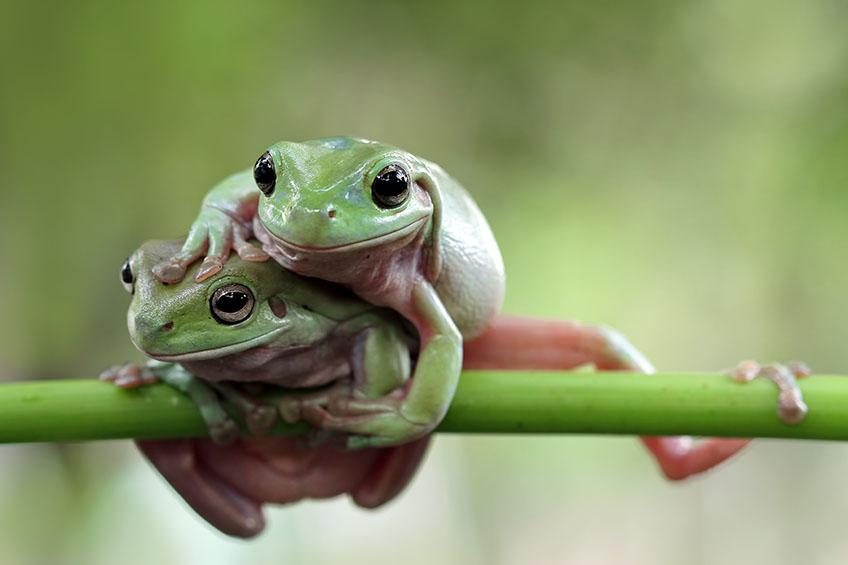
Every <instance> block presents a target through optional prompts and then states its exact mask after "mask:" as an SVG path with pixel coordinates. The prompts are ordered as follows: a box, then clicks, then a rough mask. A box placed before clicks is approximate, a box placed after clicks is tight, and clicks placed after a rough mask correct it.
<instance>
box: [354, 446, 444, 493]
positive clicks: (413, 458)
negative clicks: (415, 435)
mask: <svg viewBox="0 0 848 565" xmlns="http://www.w3.org/2000/svg"><path fill="white" fill-rule="evenodd" d="M431 437H432V436H429V435H428V436H424V437H422V438H420V439H416V440H414V441H412V442H410V443H405V444H403V445H399V446H397V447H389V448H382V449H381V451H382V452H383V453H382V454H381V457H380V459H378V461H377V462H376V463H375V464H374V467H373V469H372V471H371V472H370V473H369V475H368V476H367V477H366V479H365V480H364V481H363V482H362V483H361V484H360V485H359V486H358V487H357V488H356V489H355V490H354V491H353V492H352V493H351V496H352V497H353V501H354V502H356V504H357V505H359V506H362V507H364V508H377V507H378V506H381V505H383V504H385V503H386V502H388V501H390V500H392V499H393V498H394V497H396V496H397V495H398V494H400V492H401V491H402V490H403V489H405V488H406V486H407V485H408V484H409V482H410V481H411V480H412V478H413V477H414V476H415V472H416V471H417V470H418V465H419V464H420V463H421V460H422V459H423V458H424V455H425V454H426V453H427V447H428V446H429V444H430V438H431Z"/></svg>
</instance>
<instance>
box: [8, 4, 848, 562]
mask: <svg viewBox="0 0 848 565" xmlns="http://www.w3.org/2000/svg"><path fill="white" fill-rule="evenodd" d="M846 18H848V6H846V5H845V4H844V3H841V2H836V1H834V2H815V1H814V2H804V3H801V2H797V3H785V4H775V3H772V2H765V1H762V0H757V1H751V2H744V3H739V2H732V1H730V0H713V1H708V2H696V1H688V2H676V3H668V2H656V1H643V2H638V3H624V2H622V3H616V2H595V3H583V2H552V3H549V4H544V3H530V2H509V3H503V4H499V5H496V4H492V3H488V2H464V3H454V2H447V1H430V2H419V3H395V2H388V1H387V2H356V3H355V2H338V3H330V2H326V3H324V2H311V3H310V2H262V3H256V4H251V5H241V6H237V5H236V3H233V2H197V1H193V2H180V3H171V2H134V3H128V4H126V5H124V4H123V3H112V2H90V1H82V2H74V3H60V2H12V3H9V2H8V1H5V0H4V1H2V2H0V61H2V65H0V72H2V74H0V196H2V198H0V313H2V323H0V375H2V377H3V378H6V379H15V378H39V377H48V376H49V377H59V376H62V377H88V376H92V375H94V374H95V373H96V372H97V371H99V370H100V369H102V368H103V367H105V366H107V365H109V364H111V363H113V362H116V361H123V360H127V359H134V360H140V356H139V354H137V353H135V352H134V351H133V349H132V347H131V345H130V343H129V340H128V338H127V334H126V329H125V323H124V312H125V309H126V306H127V303H128V297H127V296H126V294H125V293H124V291H123V290H122V288H121V285H120V284H119V282H118V268H119V266H120V264H121V262H122V261H123V259H124V257H126V256H127V255H128V254H129V253H130V252H131V251H132V250H133V249H134V248H135V247H136V246H137V245H138V244H139V243H140V242H141V241H143V240H145V239H149V238H155V237H158V238H161V237H173V236H178V235H180V234H181V233H183V232H184V231H185V230H186V229H187V228H188V225H189V223H190V221H191V220H192V219H193V217H194V214H195V213H196V210H197V208H198V206H199V202H200V199H201V197H202V196H203V194H204V193H205V191H206V190H207V189H208V188H209V187H211V186H212V184H213V183H215V182H216V181H217V180H219V179H221V178H222V177H223V176H225V175H227V174H229V173H231V172H233V171H236V170H238V169H241V168H244V167H247V166H249V165H250V164H252V162H253V161H254V160H255V158H256V156H257V155H259V153H260V152H261V151H262V150H263V148H264V147H265V146H266V145H268V144H270V143H271V142H274V141H277V140H280V139H294V140H298V139H306V138H312V137H318V136H324V135H333V134H351V135H358V136H363V137H370V138H376V139H380V140H383V141H386V142H391V143H394V144H396V145H399V146H401V147H404V148H406V149H408V150H410V151H412V152H415V153H417V154H420V155H422V156H425V157H427V158H430V159H432V160H434V161H436V162H438V163H440V164H441V165H443V166H444V167H445V168H446V169H447V170H448V171H450V172H451V173H452V174H453V175H454V176H456V177H457V178H458V179H460V180H461V181H463V182H464V184H465V185H466V186H467V187H468V188H469V189H470V190H471V192H472V193H473V194H474V196H475V197H476V198H477V199H478V202H479V203H480V205H481V207H482V208H483V210H484V212H485V213H486V215H487V216H488V218H489V220H490V222H491V224H492V227H493V228H494V231H495V233H496V235H497V237H498V239H499V241H500V244H501V246H502V249H503V252H504V256H505V260H506V265H507V273H508V279H509V282H508V292H507V301H506V306H505V309H506V310H507V311H508V312H514V313H526V314H534V315H541V316H549V317H575V318H579V319H582V320H584V321H591V322H603V323H606V324H609V325H612V326H614V327H617V328H618V329H620V330H622V331H623V332H624V333H626V334H627V335H629V336H630V337H631V339H632V340H633V341H634V343H635V344H636V345H637V346H638V347H640V348H641V349H642V350H643V351H644V352H645V353H646V354H647V355H648V356H649V357H650V358H651V359H652V360H653V361H654V362H655V364H656V365H657V367H658V368H659V369H666V370H678V369H682V370H717V369H721V368H724V367H727V366H730V365H732V364H734V363H735V362H737V361H738V360H740V359H743V358H757V359H762V360H771V359H789V358H802V359H805V360H806V361H808V362H809V363H810V364H811V365H812V366H813V367H814V368H815V369H817V370H818V371H821V372H841V373H848V360H846V359H845V357H844V347H845V345H844V344H845V343H846V342H847V341H848V326H846V324H845V323H844V321H843V320H844V319H845V314H846V311H848V304H846V300H845V298H844V292H845V288H846V287H848V265H846V257H845V252H844V246H845V242H846V241H848V223H846V222H845V216H846V213H848V190H846V189H848V34H846V33H845V22H846ZM564 378H567V376H565V377H564ZM846 409H848V407H846ZM846 474H848V451H846V449H845V447H844V446H842V445H838V444H828V443H804V444H803V445H802V444H800V443H790V442H778V441H762V442H758V443H757V444H756V445H755V446H754V447H752V448H751V449H750V450H749V451H747V452H746V453H745V454H743V455H742V456H740V457H739V458H738V459H736V460H734V461H733V462H732V463H730V464H728V465H727V466H725V467H723V468H721V469H718V470H716V471H714V472H712V473H710V474H708V475H706V476H704V477H702V478H699V479H696V480H692V481H689V482H687V483H685V484H675V485H672V484H669V483H666V482H665V481H664V480H663V479H662V478H660V477H659V475H658V472H657V471H656V469H655V467H654V464H653V463H652V461H651V460H650V459H649V458H648V456H647V455H646V454H645V453H643V452H642V451H641V449H640V447H639V445H638V443H637V442H636V441H635V440H633V439H631V438H617V439H612V438H485V439H484V438H460V437H451V438H439V440H438V441H437V442H436V445H435V449H433V451H432V452H431V454H430V457H429V460H428V461H427V464H426V465H425V466H424V468H423V469H422V472H421V473H420V475H419V477H418V478H417V480H416V481H415V482H414V483H413V485H412V487H411V488H410V489H409V490H408V491H407V492H406V493H405V494H404V495H403V496H402V497H401V498H400V499H399V500H397V501H396V502H394V503H393V504H391V505H390V506H389V507H387V508H385V509H383V510H380V511H379V512H376V513H373V512H364V511H360V510H356V509H354V508H353V507H352V505H351V504H349V503H348V502H347V501H344V500H337V501H333V502H320V503H304V504H299V505H297V506H294V507H291V508H286V509H280V510H274V511H272V512H271V514H270V524H271V526H270V528H269V530H268V531H267V532H266V533H265V534H264V535H263V536H262V537H261V538H259V539H258V540H256V541H253V542H249V543H244V542H239V541H233V540H230V539H228V538H225V537H224V536H222V535H220V534H218V533H217V532H215V531H213V530H212V529H211V528H209V527H207V526H206V525H205V523H203V522H202V521H200V520H199V519H197V518H196V517H195V516H194V515H193V514H192V513H191V511H190V510H189V509H188V508H187V507H186V506H185V505H184V504H183V503H182V501H181V500H180V499H178V498H177V497H176V496H175V495H174V494H173V493H172V492H171V491H170V489H169V488H168V487H167V486H166V485H165V484H164V482H163V481H162V480H160V479H159V477H158V476H156V475H155V474H154V473H153V471H152V470H151V468H149V467H148V465H147V464H146V463H145V462H144V461H143V460H142V459H141V458H140V456H139V455H137V454H136V453H135V452H134V450H133V449H132V447H131V445H129V444H128V443H120V442H115V443H101V444H92V445H73V446H61V447H56V446H8V447H3V448H0V562H2V563H3V564H4V565H16V564H19V563H20V564H24V563H26V564H30V563H50V564H65V563H67V564H71V563H74V564H76V563H86V564H89V565H96V564H112V563H116V562H121V563H124V564H136V563H138V564H142V563H144V564H147V563H151V562H162V563H172V562H177V560H179V562H180V563H198V564H218V563H227V564H247V563H271V562H279V563H310V564H313V563H316V564H321V563H339V562H344V563H371V564H378V563H398V562H400V561H403V562H405V563H422V564H424V563H428V564H429V563H463V564H466V563H468V564H476V563H480V564H483V563H485V564H525V563H580V564H587V563H588V564H596V563H597V564H606V563H625V562H626V563H638V564H643V563H644V564H651V565H655V564H666V563H668V564H679V563H687V564H696V565H697V564H705V563H750V562H752V561H754V560H756V561H757V562H763V563H765V562H767V563H771V564H797V563H801V562H803V563H808V564H824V563H834V564H837V563H839V564H841V563H845V561H846V558H848V538H846V537H845V526H844V520H843V519H842V517H843V516H844V513H845V511H846V509H848V489H846V488H844V477H845V476H846Z"/></svg>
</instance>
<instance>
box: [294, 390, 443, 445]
mask: <svg viewBox="0 0 848 565" xmlns="http://www.w3.org/2000/svg"><path fill="white" fill-rule="evenodd" d="M403 400H404V395H403V393H402V392H401V391H398V393H392V394H390V395H388V396H384V397H383V398H378V399H357V398H351V397H347V398H337V399H336V400H335V401H334V402H333V403H332V404H330V405H328V406H326V407H323V406H317V405H306V406H303V407H302V408H301V411H302V417H303V419H304V420H305V421H306V422H308V423H309V424H311V425H313V426H316V427H318V428H321V429H324V430H333V431H337V432H344V433H347V434H354V435H352V436H351V437H349V438H347V447H348V448H350V449H361V448H364V447H389V446H394V445H400V444H404V443H408V442H410V441H412V440H415V439H418V438H420V437H423V436H425V435H427V434H428V433H430V432H431V431H433V429H434V428H435V427H436V425H437V424H438V422H416V421H413V420H412V419H410V418H407V417H406V416H405V415H404V414H403V409H402V408H403Z"/></svg>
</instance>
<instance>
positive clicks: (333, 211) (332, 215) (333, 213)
mask: <svg viewBox="0 0 848 565" xmlns="http://www.w3.org/2000/svg"><path fill="white" fill-rule="evenodd" d="M327 217H328V218H330V219H332V218H335V217H336V209H335V208H330V209H329V210H327Z"/></svg>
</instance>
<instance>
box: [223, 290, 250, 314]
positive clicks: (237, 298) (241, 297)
mask: <svg viewBox="0 0 848 565" xmlns="http://www.w3.org/2000/svg"><path fill="white" fill-rule="evenodd" d="M248 300H249V298H248V297H247V294H245V293H243V292H239V291H238V290H228V291H226V292H222V293H221V295H220V296H219V297H218V300H217V302H216V303H215V307H216V308H218V310H220V311H221V312H226V313H227V314H234V313H236V312H238V311H239V310H241V309H242V308H244V307H245V306H247V302H248Z"/></svg>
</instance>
